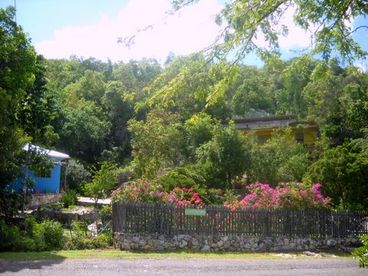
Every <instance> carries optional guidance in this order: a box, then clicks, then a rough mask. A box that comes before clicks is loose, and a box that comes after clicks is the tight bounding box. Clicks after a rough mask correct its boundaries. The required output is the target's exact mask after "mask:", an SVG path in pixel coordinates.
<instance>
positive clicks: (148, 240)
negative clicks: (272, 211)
mask: <svg viewBox="0 0 368 276" xmlns="http://www.w3.org/2000/svg"><path fill="white" fill-rule="evenodd" d="M114 242H115V246H116V247H117V248H120V249H121V250H147V251H150V250H152V251H161V250H178V249H190V250H196V251H248V252H265V251H267V252H280V251H282V252H284V251H304V250H311V251H313V250H330V249H334V250H343V251H351V250H352V249H353V248H355V247H357V246H359V245H360V241H359V239H358V238H326V239H321V238H289V237H246V236H205V235H196V234H194V235H176V236H167V235H158V234H127V233H115V234H114Z"/></svg>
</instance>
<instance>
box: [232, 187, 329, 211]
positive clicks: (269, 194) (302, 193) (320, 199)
mask: <svg viewBox="0 0 368 276" xmlns="http://www.w3.org/2000/svg"><path fill="white" fill-rule="evenodd" d="M329 202H330V199H329V198H326V197H324V196H323V195H322V193H321V185H320V184H319V183H316V184H313V185H312V186H311V187H307V186H305V185H304V184H302V183H286V184H280V185H279V186H278V187H276V188H273V187H271V186H270V185H269V184H263V183H255V184H252V185H250V186H249V194H247V195H246V196H245V197H244V198H243V199H242V200H240V201H234V202H233V203H232V204H229V203H226V202H225V206H227V207H230V208H232V209H234V208H238V207H249V208H272V209H274V208H284V209H314V208H327V206H328V204H329Z"/></svg>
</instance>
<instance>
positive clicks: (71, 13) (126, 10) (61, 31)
mask: <svg viewBox="0 0 368 276" xmlns="http://www.w3.org/2000/svg"><path fill="white" fill-rule="evenodd" d="M223 2H224V1H223V0H201V1H199V3H198V4H196V5H193V6H190V7H188V8H185V9H184V10H182V11H181V12H180V13H177V14H175V15H171V16H169V15H168V11H169V10H170V9H171V6H170V1H169V0H16V5H17V22H18V24H20V25H22V27H23V30H24V31H25V32H26V33H28V35H29V37H30V38H31V41H32V43H33V44H34V46H35V48H36V50H37V52H38V53H40V54H43V55H44V56H45V57H47V58H68V57H70V56H71V55H77V56H81V57H84V58H88V57H90V56H92V57H95V58H98V59H101V60H106V59H107V58H109V59H111V60H113V61H120V60H122V61H128V60H130V59H141V58H144V57H147V58H156V59H158V60H159V61H161V62H163V61H164V60H165V59H166V57H167V55H168V54H169V52H173V53H175V54H176V55H186V54H189V53H192V52H195V51H198V50H201V49H203V48H206V46H208V45H209V44H211V43H212V42H213V41H214V40H215V39H216V36H217V35H218V33H219V31H220V28H219V27H218V26H217V25H216V24H215V23H214V18H215V15H216V13H218V12H219V11H220V10H221V8H222V4H221V3H223ZM8 5H14V0H0V8H4V7H6V6H8ZM292 15H293V10H290V11H289V12H288V14H287V15H286V16H285V17H284V19H283V21H284V22H283V23H284V24H286V25H288V26H289V36H288V37H286V38H282V39H281V40H280V46H281V50H282V53H283V56H284V57H291V56H295V55H297V54H296V53H295V49H304V48H308V47H310V43H311V40H310V37H309V35H308V34H307V33H305V32H304V31H303V30H301V29H300V28H297V27H296V26H295V25H294V24H293V21H292ZM359 20H360V21H362V20H364V21H365V22H367V21H368V20H367V19H362V18H360V19H359ZM356 23H357V22H355V24H356ZM359 23H360V22H359ZM150 25H153V26H154V27H153V28H151V27H148V28H147V26H150ZM366 25H367V24H366ZM143 29H146V30H145V31H142V30H143ZM367 34H368V31H367V30H362V31H361V32H359V33H357V34H356V38H357V39H358V40H359V41H360V42H361V43H362V44H363V46H364V48H365V49H366V50H368V35H367ZM133 35H135V37H134V40H132V42H134V43H131V44H129V45H126V44H124V43H118V42H119V40H120V41H121V40H124V38H126V41H128V40H129V38H130V37H131V36H133ZM260 43H261V44H262V41H261V39H260ZM245 63H248V64H256V65H259V61H257V60H256V59H255V58H254V56H250V57H249V58H248V59H247V60H246V62H245ZM363 67H367V63H366V62H365V65H364V64H363Z"/></svg>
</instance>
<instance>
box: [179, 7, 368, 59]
mask: <svg viewBox="0 0 368 276" xmlns="http://www.w3.org/2000/svg"><path fill="white" fill-rule="evenodd" d="M193 2H197V1H186V0H175V1H173V3H174V6H175V7H176V8H180V7H182V6H185V5H188V3H193ZM288 12H295V13H294V16H293V20H294V23H295V24H296V25H297V26H298V27H300V28H302V29H304V30H306V31H308V30H309V31H310V29H311V28H312V29H315V31H314V32H312V34H311V35H312V38H313V39H312V41H313V45H312V46H313V47H312V49H313V52H315V53H321V54H322V56H323V57H324V58H329V57H330V56H331V55H332V54H334V53H335V52H338V53H339V54H340V55H341V56H342V57H343V58H345V59H347V60H349V61H354V60H355V59H356V58H361V57H364V56H365V55H366V52H365V51H364V50H363V49H362V48H361V47H360V46H359V44H358V43H357V41H356V40H355V37H353V34H354V33H355V32H358V30H359V29H361V28H364V27H365V26H364V25H363V26H354V27H355V29H353V30H352V29H351V28H350V26H349V24H346V20H347V18H348V19H349V20H351V21H354V19H355V18H356V17H358V16H365V15H367V13H368V11H367V8H366V2H365V1H364V0H358V1H349V0H343V1H340V2H339V3H338V4H337V3H336V2H334V1H329V0H322V1H316V0H304V1H300V0H292V1H289V0H278V1H261V0H249V1H242V0H236V1H231V2H229V3H227V4H226V5H225V7H224V9H223V10H222V11H221V13H220V14H219V15H218V16H217V18H216V23H217V24H219V25H221V26H223V28H224V31H223V33H222V37H223V40H221V41H223V42H222V43H217V44H216V45H214V46H213V48H214V49H213V50H214V53H213V56H214V57H216V58H218V57H219V56H221V57H224V56H225V57H226V56H230V57H234V56H235V57H236V58H237V60H241V58H243V57H244V55H245V54H248V53H250V52H252V51H256V52H258V53H259V54H260V55H261V56H262V57H264V56H268V55H269V52H278V50H279V37H280V36H284V35H286V34H287V33H288V26H285V25H283V24H282V23H281V22H282V20H281V19H282V18H283V17H284V16H285V14H286V13H288ZM260 36H261V37H262V39H258V38H259V37H260Z"/></svg>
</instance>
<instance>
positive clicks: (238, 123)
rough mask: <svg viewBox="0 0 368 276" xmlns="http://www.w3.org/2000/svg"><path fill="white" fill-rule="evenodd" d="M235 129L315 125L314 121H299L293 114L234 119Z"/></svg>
mask: <svg viewBox="0 0 368 276" xmlns="http://www.w3.org/2000/svg"><path fill="white" fill-rule="evenodd" d="M234 123H235V127H236V128H237V129H249V130H252V129H254V130H256V129H268V128H282V127H288V126H296V125H298V124H303V125H309V126H314V127H315V126H316V125H315V123H314V122H299V121H297V120H296V118H295V117H294V116H267V117H256V118H242V119H234Z"/></svg>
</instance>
